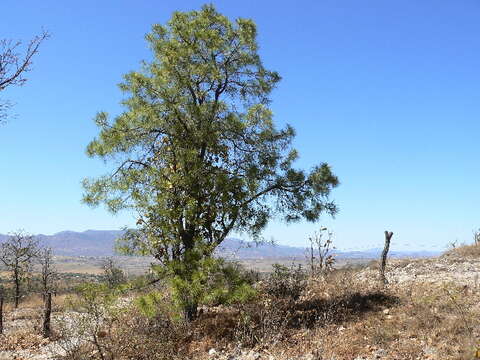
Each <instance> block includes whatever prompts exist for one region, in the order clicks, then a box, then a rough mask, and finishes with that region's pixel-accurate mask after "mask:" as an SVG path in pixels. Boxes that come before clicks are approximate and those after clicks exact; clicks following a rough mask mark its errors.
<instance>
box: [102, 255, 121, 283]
mask: <svg viewBox="0 0 480 360" xmlns="http://www.w3.org/2000/svg"><path fill="white" fill-rule="evenodd" d="M102 268H103V275H104V276H105V280H106V282H107V284H108V286H109V287H115V286H117V285H120V284H122V283H124V282H125V281H126V277H125V273H124V272H123V270H122V269H120V268H119V267H118V266H117V264H116V263H115V261H114V260H113V259H112V258H111V257H108V258H106V259H105V260H104V261H103V264H102Z"/></svg>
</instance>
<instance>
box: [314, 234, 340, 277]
mask: <svg viewBox="0 0 480 360" xmlns="http://www.w3.org/2000/svg"><path fill="white" fill-rule="evenodd" d="M308 241H309V242H310V249H309V258H310V269H311V271H312V273H315V272H320V273H325V272H328V271H330V270H332V269H333V265H334V264H335V257H334V255H333V254H332V250H334V249H335V247H334V246H333V232H331V231H329V230H328V229H327V228H326V227H321V228H320V230H319V231H316V232H315V233H314V234H313V235H312V236H310V237H309V238H308Z"/></svg>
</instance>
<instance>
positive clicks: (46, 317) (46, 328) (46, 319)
mask: <svg viewBox="0 0 480 360" xmlns="http://www.w3.org/2000/svg"><path fill="white" fill-rule="evenodd" d="M51 314H52V293H50V292H49V293H47V296H46V297H45V309H44V313H43V331H42V333H43V337H44V338H48V337H50V333H51V330H50V315H51Z"/></svg>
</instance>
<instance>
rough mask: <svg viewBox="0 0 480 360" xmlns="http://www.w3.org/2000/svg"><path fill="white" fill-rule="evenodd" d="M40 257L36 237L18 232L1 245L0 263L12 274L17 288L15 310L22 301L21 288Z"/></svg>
mask: <svg viewBox="0 0 480 360" xmlns="http://www.w3.org/2000/svg"><path fill="white" fill-rule="evenodd" d="M37 255H38V242H37V240H36V239H35V237H34V236H32V235H29V234H26V233H24V232H23V231H17V232H14V233H12V234H11V235H10V236H9V237H8V239H7V240H6V241H4V242H3V243H1V244H0V262H2V263H3V264H4V265H5V266H6V268H7V269H8V270H9V271H11V273H12V280H13V284H14V287H15V296H14V302H15V308H17V307H18V303H19V301H20V295H21V291H20V287H21V284H22V282H23V281H24V280H25V279H27V276H28V275H30V272H31V269H32V263H33V259H34V258H35V257H36V256H37Z"/></svg>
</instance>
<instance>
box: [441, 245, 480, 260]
mask: <svg viewBox="0 0 480 360" xmlns="http://www.w3.org/2000/svg"><path fill="white" fill-rule="evenodd" d="M444 256H456V257H462V258H480V245H476V244H472V245H462V246H458V247H455V248H453V249H450V250H448V251H446V252H445V254H444Z"/></svg>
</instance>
